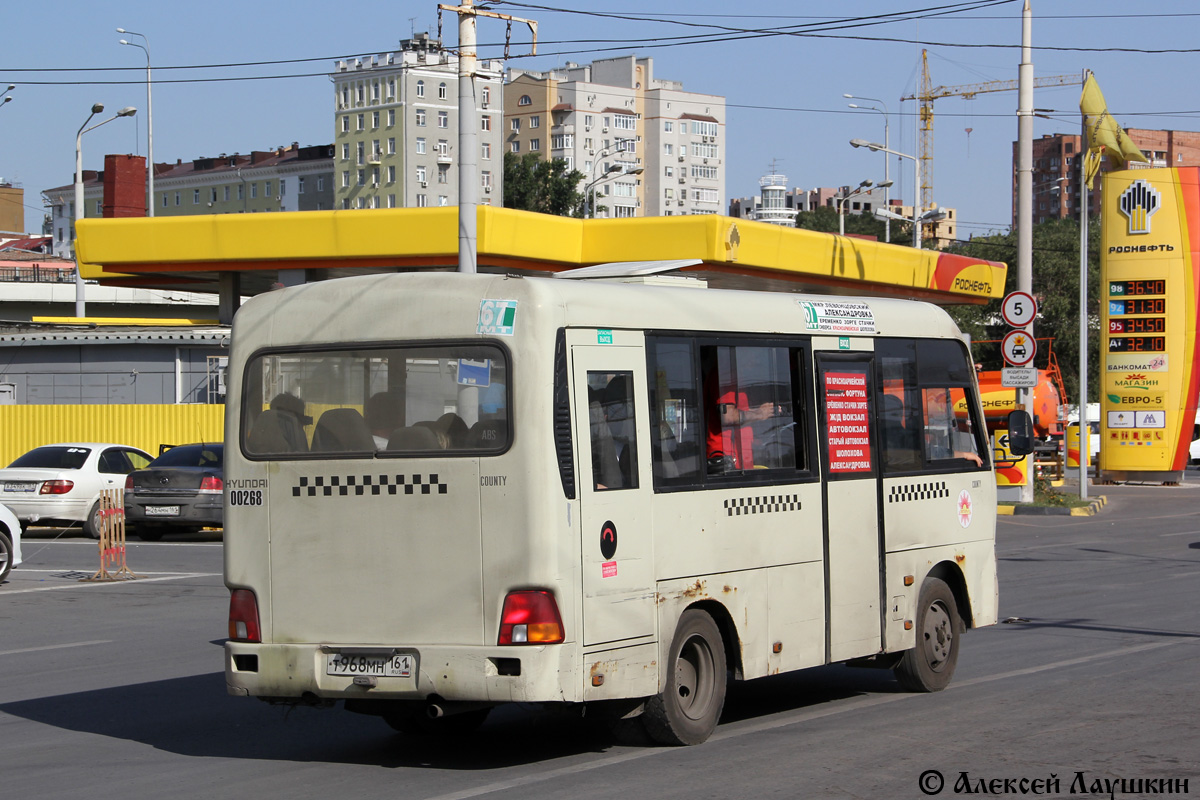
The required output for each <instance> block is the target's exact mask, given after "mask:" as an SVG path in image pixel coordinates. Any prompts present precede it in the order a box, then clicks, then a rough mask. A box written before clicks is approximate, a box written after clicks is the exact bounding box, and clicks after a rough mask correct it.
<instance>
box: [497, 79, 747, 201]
mask: <svg viewBox="0 0 1200 800" xmlns="http://www.w3.org/2000/svg"><path fill="white" fill-rule="evenodd" d="M724 142H725V98H724V97H721V96H718V95H708V94H697V93H695V92H685V91H684V90H683V84H682V83H679V82H677V81H668V80H661V79H658V78H656V77H654V60H653V59H651V58H637V57H635V56H622V57H619V58H609V59H603V60H599V61H593V62H592V63H591V64H584V65H582V66H581V65H578V64H572V63H568V64H567V65H566V66H565V67H563V68H561V69H555V70H551V71H549V72H528V71H523V70H510V71H509V74H508V82H507V85H506V88H505V100H504V149H505V152H511V153H514V154H517V155H523V154H525V153H530V152H535V153H540V154H542V155H543V157H546V158H561V159H564V160H565V161H566V162H567V164H568V166H569V167H570V168H572V169H577V170H579V171H580V172H581V173H583V175H584V178H583V181H582V183H581V187H580V188H581V191H583V190H587V193H588V194H593V193H594V195H595V216H597V217H651V216H672V215H681V214H720V213H723V210H724V207H725V144H724Z"/></svg>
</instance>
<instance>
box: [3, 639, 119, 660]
mask: <svg viewBox="0 0 1200 800" xmlns="http://www.w3.org/2000/svg"><path fill="white" fill-rule="evenodd" d="M112 642H113V640H112V639H97V640H96V641H94V642H70V643H68V644H48V645H46V646H45V647H26V648H23V649H21V650H0V656H15V655H17V654H18V653H40V652H42V651H43V650H64V649H66V648H68V647H87V646H88V645H92V644H112Z"/></svg>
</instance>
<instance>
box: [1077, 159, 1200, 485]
mask: <svg viewBox="0 0 1200 800" xmlns="http://www.w3.org/2000/svg"><path fill="white" fill-rule="evenodd" d="M1102 180H1103V182H1104V184H1103V188H1102V198H1103V199H1102V208H1101V224H1102V233H1101V258H1100V275H1101V281H1102V282H1101V284H1100V285H1101V287H1102V289H1103V291H1102V296H1101V303H1100V310H1101V325H1102V330H1103V331H1104V335H1103V337H1102V344H1101V353H1102V355H1101V360H1102V361H1103V373H1104V379H1103V391H1102V392H1101V396H1100V401H1101V407H1102V409H1103V411H1104V412H1105V413H1103V414H1101V428H1100V463H1099V467H1100V469H1099V476H1098V477H1100V478H1101V479H1109V480H1129V479H1140V480H1151V481H1153V480H1160V481H1172V482H1173V481H1178V480H1181V479H1182V476H1183V470H1184V468H1185V467H1186V466H1187V460H1188V446H1189V445H1190V444H1191V433H1192V427H1193V424H1194V423H1195V422H1196V406H1197V395H1198V394H1200V349H1198V347H1197V342H1196V338H1197V337H1196V333H1197V330H1198V328H1200V312H1198V311H1197V309H1198V303H1197V299H1198V293H1200V288H1198V284H1200V252H1197V250H1198V244H1200V243H1198V242H1196V241H1195V240H1194V238H1195V234H1194V233H1193V231H1194V230H1195V226H1196V225H1197V223H1198V222H1200V169H1197V168H1194V167H1182V168H1174V169H1171V168H1166V169H1139V170H1114V171H1113V172H1109V173H1107V174H1106V175H1104V177H1103V178H1102Z"/></svg>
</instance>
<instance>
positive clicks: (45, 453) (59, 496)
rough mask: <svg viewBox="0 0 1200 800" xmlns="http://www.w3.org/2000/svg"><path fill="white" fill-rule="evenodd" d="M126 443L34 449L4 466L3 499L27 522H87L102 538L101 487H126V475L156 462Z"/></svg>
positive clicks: (85, 527) (86, 527) (0, 498)
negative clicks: (152, 461)
mask: <svg viewBox="0 0 1200 800" xmlns="http://www.w3.org/2000/svg"><path fill="white" fill-rule="evenodd" d="M151 460H152V459H151V458H150V456H149V455H148V454H147V453H145V452H143V451H142V450H139V449H137V448H136V447H130V446H129V445H124V444H104V443H98V442H71V443H67V444H48V445H44V446H42V447H37V448H34V449H33V450H30V451H29V452H28V453H26V454H25V455H23V456H21V457H20V458H18V459H17V460H16V461H14V462H13V463H11V464H9V465H8V467H7V468H6V469H0V503H3V504H4V505H6V506H8V507H9V509H11V510H12V512H13V513H14V514H16V515H17V519H19V520H20V522H21V525H34V524H36V525H73V524H75V523H79V522H82V523H83V530H84V532H85V533H87V535H88V536H91V537H92V538H93V539H98V538H100V491H101V490H102V489H123V488H124V486H125V476H126V475H127V474H129V473H130V472H132V471H133V470H135V469H141V468H142V467H144V466H146V465H147V464H149V463H150V462H151Z"/></svg>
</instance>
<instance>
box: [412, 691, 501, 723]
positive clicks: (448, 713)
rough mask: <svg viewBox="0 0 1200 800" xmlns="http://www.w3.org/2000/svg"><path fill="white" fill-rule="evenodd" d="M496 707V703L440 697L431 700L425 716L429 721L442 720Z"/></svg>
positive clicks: (426, 707)
mask: <svg viewBox="0 0 1200 800" xmlns="http://www.w3.org/2000/svg"><path fill="white" fill-rule="evenodd" d="M494 705H495V703H474V702H471V701H450V700H443V699H442V698H440V697H437V696H434V697H432V698H430V700H429V702H428V703H427V704H426V706H425V716H427V717H429V719H442V718H443V717H453V716H454V715H456V714H465V713H467V712H468V711H476V710H478V709H481V708H491V707H492V706H494Z"/></svg>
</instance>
